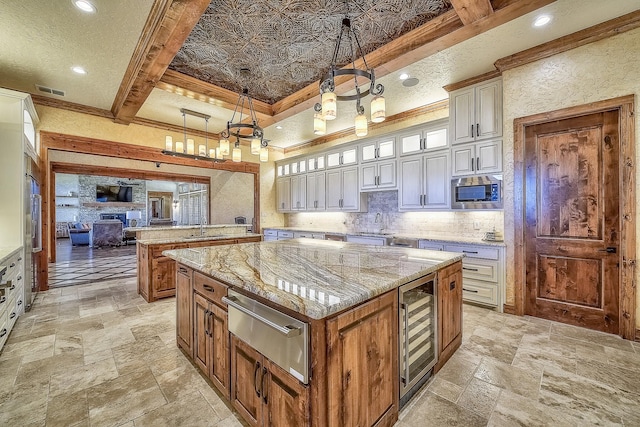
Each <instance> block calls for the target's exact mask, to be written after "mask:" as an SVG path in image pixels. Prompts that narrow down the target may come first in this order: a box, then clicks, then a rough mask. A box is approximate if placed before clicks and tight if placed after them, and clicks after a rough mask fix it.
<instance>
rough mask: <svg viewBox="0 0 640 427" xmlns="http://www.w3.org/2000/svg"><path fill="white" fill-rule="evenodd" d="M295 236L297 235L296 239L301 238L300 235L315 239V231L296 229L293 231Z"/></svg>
mask: <svg viewBox="0 0 640 427" xmlns="http://www.w3.org/2000/svg"><path fill="white" fill-rule="evenodd" d="M293 237H295V238H296V239H298V238H300V237H304V238H307V239H313V233H309V232H307V231H296V232H294V233H293Z"/></svg>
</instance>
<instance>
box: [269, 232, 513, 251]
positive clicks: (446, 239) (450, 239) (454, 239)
mask: <svg viewBox="0 0 640 427" xmlns="http://www.w3.org/2000/svg"><path fill="white" fill-rule="evenodd" d="M265 229H269V230H285V231H300V232H308V233H325V234H333V235H338V236H346V235H347V234H349V235H353V236H371V237H378V236H379V237H399V238H403V239H413V240H429V241H431V242H442V243H468V244H473V245H486V246H500V247H505V246H506V245H505V243H504V241H489V240H483V239H481V238H478V237H460V236H457V235H451V236H429V235H424V234H411V233H396V232H393V231H391V232H382V233H375V232H370V233H369V232H362V231H333V230H327V229H318V228H312V227H311V228H309V227H265Z"/></svg>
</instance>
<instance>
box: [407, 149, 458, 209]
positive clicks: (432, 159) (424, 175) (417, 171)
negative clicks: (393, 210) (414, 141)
mask: <svg viewBox="0 0 640 427" xmlns="http://www.w3.org/2000/svg"><path fill="white" fill-rule="evenodd" d="M450 186H451V181H450V179H449V151H448V150H447V151H439V152H433V153H429V154H425V155H417V156H412V157H406V158H403V159H400V184H399V187H398V188H399V190H398V210H400V211H409V210H422V209H446V208H448V207H449V192H450Z"/></svg>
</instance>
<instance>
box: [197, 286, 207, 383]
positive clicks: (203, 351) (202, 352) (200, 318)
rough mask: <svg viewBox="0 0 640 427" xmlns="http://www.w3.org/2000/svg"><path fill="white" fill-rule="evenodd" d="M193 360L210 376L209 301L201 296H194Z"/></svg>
mask: <svg viewBox="0 0 640 427" xmlns="http://www.w3.org/2000/svg"><path fill="white" fill-rule="evenodd" d="M193 304H194V306H193V313H194V315H193V323H194V328H193V329H194V331H193V341H194V342H193V360H194V361H195V362H196V365H198V367H199V368H200V369H201V370H202V372H204V373H205V374H207V375H208V374H209V357H210V356H209V353H210V352H211V350H210V348H209V347H210V343H209V319H210V317H209V301H207V300H206V299H205V298H203V297H202V296H201V295H200V294H198V293H194V294H193Z"/></svg>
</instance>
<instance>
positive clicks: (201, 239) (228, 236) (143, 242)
mask: <svg viewBox="0 0 640 427" xmlns="http://www.w3.org/2000/svg"><path fill="white" fill-rule="evenodd" d="M261 236H262V234H255V233H246V234H220V235H217V236H194V237H159V238H156V239H139V240H137V242H138V243H139V244H141V245H145V246H146V245H163V244H167V243H188V242H209V241H211V242H213V241H216V240H226V239H239V238H245V237H261Z"/></svg>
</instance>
